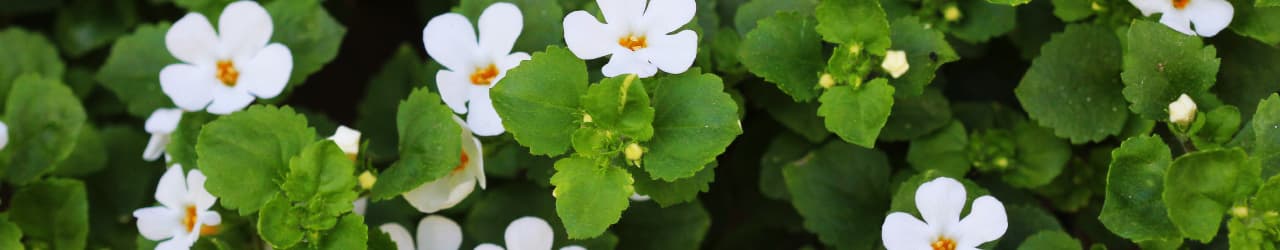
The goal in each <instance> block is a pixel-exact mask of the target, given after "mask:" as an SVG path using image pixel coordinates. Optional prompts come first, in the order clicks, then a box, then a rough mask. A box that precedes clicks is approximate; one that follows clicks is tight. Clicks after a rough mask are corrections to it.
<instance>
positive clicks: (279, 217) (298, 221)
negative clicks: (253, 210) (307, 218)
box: [257, 195, 305, 248]
mask: <svg viewBox="0 0 1280 250" xmlns="http://www.w3.org/2000/svg"><path fill="white" fill-rule="evenodd" d="M290 203H291V202H289V199H288V198H285V197H284V195H276V196H275V198H272V199H271V200H270V201H268V202H267V204H266V205H263V206H262V209H261V210H258V225H257V227H258V234H260V235H262V239H263V240H266V241H267V243H270V244H271V246H272V247H275V248H289V247H293V246H294V245H296V244H298V242H299V241H302V236H303V234H304V233H305V231H303V230H302V226H301V225H302V218H300V217H297V216H295V214H293V211H292V210H293V209H294V208H293V206H292V205H291V204H290Z"/></svg>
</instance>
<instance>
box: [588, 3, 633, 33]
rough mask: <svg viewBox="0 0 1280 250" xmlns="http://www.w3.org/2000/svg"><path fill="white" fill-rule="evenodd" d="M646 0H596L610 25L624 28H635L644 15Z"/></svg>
mask: <svg viewBox="0 0 1280 250" xmlns="http://www.w3.org/2000/svg"><path fill="white" fill-rule="evenodd" d="M644 2H645V0H596V5H599V6H600V13H601V14H604V20H605V21H606V22H609V25H612V26H615V27H619V28H621V29H624V30H630V29H635V28H637V27H635V26H637V25H638V24H639V23H640V18H641V17H642V16H643V15H644Z"/></svg>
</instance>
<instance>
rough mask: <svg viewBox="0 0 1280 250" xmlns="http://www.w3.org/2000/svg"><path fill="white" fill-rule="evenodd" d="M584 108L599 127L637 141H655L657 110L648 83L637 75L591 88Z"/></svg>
mask: <svg viewBox="0 0 1280 250" xmlns="http://www.w3.org/2000/svg"><path fill="white" fill-rule="evenodd" d="M582 109H583V110H584V111H586V112H587V114H588V115H591V119H592V123H594V124H595V125H596V126H597V127H599V128H603V129H608V130H610V131H617V132H618V133H620V134H622V135H623V136H627V137H628V138H630V139H632V140H636V141H648V140H649V139H650V138H653V116H654V110H653V107H649V94H648V93H646V92H645V88H644V83H643V82H642V81H640V80H638V79H636V76H635V75H627V76H623V77H613V78H607V79H604V80H601V81H600V83H599V84H595V85H592V86H591V87H589V88H587V94H586V95H584V96H582ZM578 152H583V151H582V150H578Z"/></svg>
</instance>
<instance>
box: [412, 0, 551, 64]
mask: <svg viewBox="0 0 1280 250" xmlns="http://www.w3.org/2000/svg"><path fill="white" fill-rule="evenodd" d="M498 2H507V3H511V4H515V5H516V7H519V8H520V10H523V11H522V13H521V16H523V17H524V28H523V31H522V32H520V37H519V38H518V39H516V44H515V47H513V50H512V51H525V52H534V51H541V50H543V49H544V48H546V47H547V46H549V45H559V44H563V43H561V42H560V41H561V39H564V35H563V34H564V30H563V28H564V26H563V25H564V24H563V23H564V16H565V13H564V9H563V8H561V7H560V4H559V3H557V2H556V1H545V0H464V1H461V3H459V5H458V7H457V9H456V10H457V12H458V13H460V14H462V15H464V16H467V18H468V19H471V22H472V23H477V24H478V23H479V21H478V20H479V18H480V14H481V13H483V12H484V10H485V9H486V8H488V7H489V6H491V5H493V4H494V3H498ZM432 4H436V3H434V2H433V3H432ZM571 9H576V8H571ZM424 20H425V19H424ZM477 26H478V25H477Z"/></svg>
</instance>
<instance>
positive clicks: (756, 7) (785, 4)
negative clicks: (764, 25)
mask: <svg viewBox="0 0 1280 250" xmlns="http://www.w3.org/2000/svg"><path fill="white" fill-rule="evenodd" d="M738 1H742V2H746V3H744V4H742V5H741V6H738V10H737V12H735V13H734V15H733V27H735V28H737V30H738V33H739V34H740V35H742V36H746V35H747V33H749V32H751V31H752V30H755V29H756V24H757V23H758V22H759V21H760V20H763V19H766V18H769V17H771V16H774V15H775V14H777V13H779V12H796V13H800V14H802V15H806V16H807V15H809V14H813V11H814V8H815V7H817V6H818V0H793V1H772V0H738Z"/></svg>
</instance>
